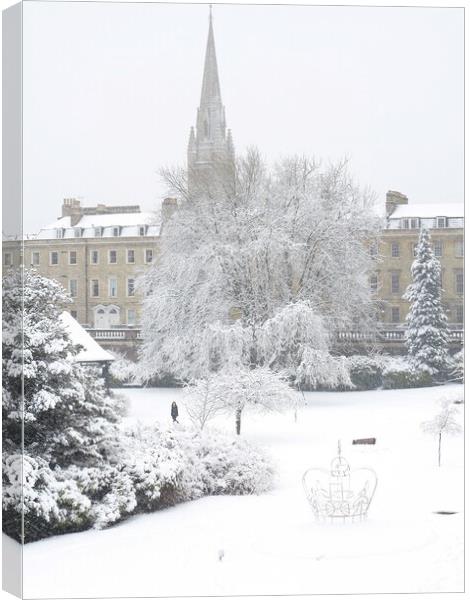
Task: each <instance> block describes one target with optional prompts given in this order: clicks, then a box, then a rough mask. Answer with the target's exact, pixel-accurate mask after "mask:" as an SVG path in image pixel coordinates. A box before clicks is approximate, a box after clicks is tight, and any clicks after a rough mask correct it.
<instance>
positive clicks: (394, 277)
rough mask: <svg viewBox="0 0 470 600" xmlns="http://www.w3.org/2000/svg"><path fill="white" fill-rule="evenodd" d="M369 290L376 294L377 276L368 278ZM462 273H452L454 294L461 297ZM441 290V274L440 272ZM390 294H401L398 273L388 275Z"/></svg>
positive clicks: (462, 291) (460, 271) (462, 289)
mask: <svg viewBox="0 0 470 600" xmlns="http://www.w3.org/2000/svg"><path fill="white" fill-rule="evenodd" d="M369 282H370V289H371V291H372V292H373V293H375V292H377V290H378V287H379V278H378V275H377V274H373V275H371V276H370V279H369ZM464 287H465V282H464V273H463V271H462V270H458V271H455V272H454V291H455V293H456V294H459V295H462V294H463V293H464ZM441 289H442V272H441ZM390 292H391V293H392V294H399V293H400V292H401V287H400V273H397V272H392V273H390Z"/></svg>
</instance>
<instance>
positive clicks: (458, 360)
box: [449, 349, 465, 383]
mask: <svg viewBox="0 0 470 600" xmlns="http://www.w3.org/2000/svg"><path fill="white" fill-rule="evenodd" d="M464 371H465V357H464V351H463V349H462V350H460V351H459V352H457V353H456V354H454V356H452V358H451V359H450V372H449V379H450V380H451V381H455V382H457V383H463V378H464Z"/></svg>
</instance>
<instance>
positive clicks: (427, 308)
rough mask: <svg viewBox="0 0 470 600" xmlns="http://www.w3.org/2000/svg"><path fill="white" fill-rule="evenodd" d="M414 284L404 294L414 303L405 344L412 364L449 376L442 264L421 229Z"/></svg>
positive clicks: (424, 230)
mask: <svg viewBox="0 0 470 600" xmlns="http://www.w3.org/2000/svg"><path fill="white" fill-rule="evenodd" d="M411 276H412V283H411V284H410V285H409V286H408V289H407V290H406V292H405V294H404V298H405V300H408V301H409V302H410V309H409V312H408V315H407V317H406V325H407V329H406V333H405V343H406V347H407V350H408V356H409V359H410V362H411V364H412V365H413V366H414V367H415V368H417V369H421V370H423V371H427V372H428V373H430V374H431V375H433V376H440V375H442V374H443V373H445V371H446V369H447V367H448V361H449V330H448V325H447V317H446V315H445V312H444V308H443V306H442V301H441V265H440V263H439V261H438V260H437V258H436V257H435V256H434V252H433V249H432V247H431V242H430V237H429V232H428V231H427V230H426V229H424V228H423V229H421V232H420V235H419V242H418V246H417V249H416V258H415V260H414V261H413V264H412V265H411Z"/></svg>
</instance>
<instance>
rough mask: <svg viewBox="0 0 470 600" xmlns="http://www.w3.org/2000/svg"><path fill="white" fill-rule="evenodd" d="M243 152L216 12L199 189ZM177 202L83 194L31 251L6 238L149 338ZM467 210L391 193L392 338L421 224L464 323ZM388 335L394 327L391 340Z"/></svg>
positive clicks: (387, 284) (86, 310)
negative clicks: (142, 288) (152, 207)
mask: <svg viewBox="0 0 470 600" xmlns="http://www.w3.org/2000/svg"><path fill="white" fill-rule="evenodd" d="M234 156H235V155H234V147H233V141H232V135H231V132H230V130H227V128H226V121H225V108H224V106H223V104H222V97H221V91H220V82H219V75H218V69H217V59H216V52H215V42H214V32H213V25H212V15H210V18H209V33H208V38H207V46H206V54H205V62H204V74H203V82H202V91H201V100H200V105H199V108H198V111H197V119H196V128H191V131H190V136H189V144H188V186H189V191H190V194H191V195H192V196H193V197H197V194H198V188H200V187H201V186H203V187H204V188H205V189H204V190H203V191H204V192H209V193H211V190H212V193H213V192H214V190H218V188H217V180H218V174H219V173H221V175H222V179H223V180H224V181H225V182H226V181H227V180H228V181H230V178H227V170H229V171H230V169H233V167H234ZM176 207H177V206H176V200H175V199H173V198H166V199H165V200H164V201H163V203H162V210H161V215H154V214H152V213H145V212H141V211H140V208H139V207H138V206H105V205H98V206H96V207H84V206H82V205H81V204H80V202H79V201H78V200H76V199H66V200H64V202H63V205H62V214H61V216H60V218H58V219H57V220H56V221H55V222H54V223H52V224H50V225H49V226H47V227H44V228H43V229H41V230H40V231H39V233H38V234H37V235H36V236H33V237H31V238H30V239H27V240H25V241H24V243H23V246H24V257H22V256H21V253H22V251H23V246H22V243H21V242H19V241H12V240H10V241H8V240H7V241H5V242H4V244H3V265H4V267H8V266H18V265H20V264H21V263H22V260H23V261H24V264H25V265H26V266H30V265H31V266H33V267H35V268H36V269H37V270H38V271H39V272H40V273H41V274H42V275H45V276H46V277H50V278H52V279H55V280H56V281H59V282H60V283H61V284H62V285H63V286H64V287H65V288H66V289H67V290H68V291H69V293H70V295H71V296H72V299H73V304H72V305H71V306H70V308H69V310H70V312H71V314H72V315H73V316H74V317H75V318H76V319H77V320H78V321H79V323H81V324H82V325H85V326H86V327H89V328H90V329H91V332H92V334H93V335H94V337H95V338H96V339H98V340H99V341H100V342H101V343H102V344H104V345H108V346H109V347H120V345H122V344H123V345H124V346H125V344H126V343H127V342H129V343H131V344H134V343H135V340H136V338H138V337H139V321H140V311H141V304H142V298H141V296H140V294H139V291H138V289H136V281H137V279H138V277H139V275H140V274H142V273H143V272H144V271H145V269H147V268H148V267H149V265H150V264H151V263H152V262H153V261H154V260H155V258H156V256H157V252H158V243H159V235H160V230H161V224H162V222H163V223H164V222H165V219H166V218H167V217H168V216H169V215H170V214H171V213H172V212H173V211H174V210H175V209H176ZM463 215H464V212H463V205H462V204H452V203H446V204H444V205H437V204H414V203H411V204H409V203H408V198H407V197H406V196H404V195H403V194H400V193H399V192H388V194H387V198H386V218H385V220H384V222H385V225H384V230H383V235H382V239H381V242H380V244H379V245H378V247H376V248H373V249H372V251H373V252H374V253H378V254H379V260H378V265H377V272H375V273H373V274H371V279H370V283H371V287H372V290H373V291H374V292H375V293H376V294H377V299H378V300H379V305H380V308H381V310H380V315H379V318H380V320H381V321H382V328H383V330H384V336H382V337H383V339H382V341H384V342H387V339H388V340H389V341H393V340H398V342H399V343H400V344H401V342H402V339H403V338H402V336H401V337H400V333H399V330H400V329H402V326H403V323H404V320H405V317H406V314H407V312H408V303H407V302H406V301H405V300H403V298H402V296H403V293H404V292H405V289H406V287H407V285H408V284H409V283H410V269H411V264H412V262H413V258H414V248H415V246H416V244H417V242H418V236H419V229H420V227H427V228H429V229H430V230H431V237H432V241H433V243H434V251H435V254H436V256H437V257H438V258H439V260H440V261H441V265H442V289H443V301H444V303H445V305H446V309H447V314H448V319H449V322H450V324H451V326H452V327H453V328H454V329H455V330H459V329H460V330H461V329H462V327H463V290H464V279H463V278H464V272H463V253H464V245H463V227H464V217H463ZM387 332H391V333H392V334H391V335H390V336H389V338H387ZM397 336H398V337H397ZM345 339H354V338H352V337H351V338H347V337H345ZM455 339H456V340H460V339H461V337H459V336H457V338H455Z"/></svg>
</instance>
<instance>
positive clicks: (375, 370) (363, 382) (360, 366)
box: [347, 355, 384, 390]
mask: <svg viewBox="0 0 470 600" xmlns="http://www.w3.org/2000/svg"><path fill="white" fill-rule="evenodd" d="M383 366H384V361H383V359H382V357H375V356H362V355H354V356H349V357H348V358H347V367H348V370H349V377H350V378H351V383H352V384H353V386H354V389H355V390H376V389H377V388H379V387H381V386H382V370H383Z"/></svg>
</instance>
